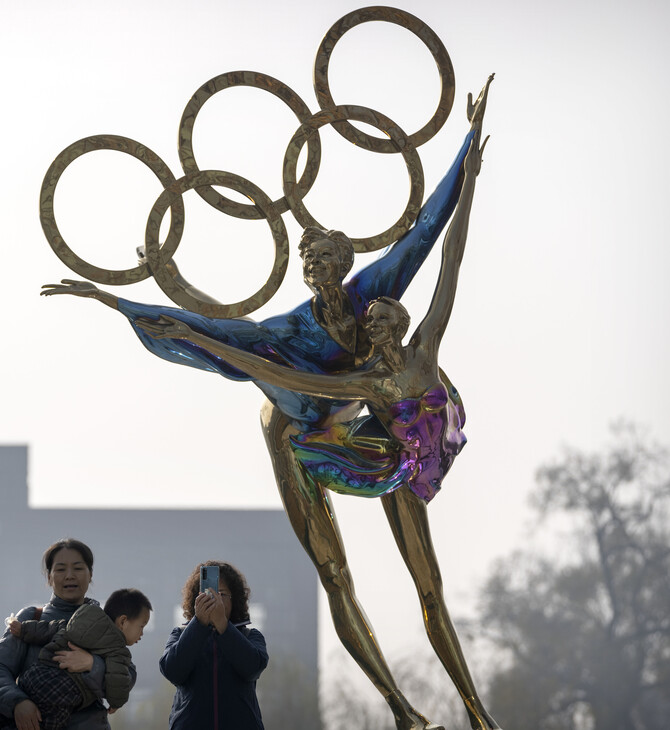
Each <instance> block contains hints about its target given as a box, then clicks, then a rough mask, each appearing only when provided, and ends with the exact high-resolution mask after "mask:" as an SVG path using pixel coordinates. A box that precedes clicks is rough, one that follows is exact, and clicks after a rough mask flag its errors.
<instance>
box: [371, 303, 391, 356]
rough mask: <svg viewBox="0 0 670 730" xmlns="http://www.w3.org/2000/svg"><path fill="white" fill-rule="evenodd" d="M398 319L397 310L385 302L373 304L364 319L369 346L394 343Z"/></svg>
mask: <svg viewBox="0 0 670 730" xmlns="http://www.w3.org/2000/svg"><path fill="white" fill-rule="evenodd" d="M398 324H399V317H398V312H397V310H396V309H395V308H394V307H392V306H391V305H390V304H386V303H385V302H373V303H372V304H371V305H370V308H369V309H368V314H367V317H366V319H365V330H366V332H367V333H368V337H369V339H370V342H371V344H373V345H376V346H379V345H385V344H387V343H391V342H395V341H396V332H397V330H398Z"/></svg>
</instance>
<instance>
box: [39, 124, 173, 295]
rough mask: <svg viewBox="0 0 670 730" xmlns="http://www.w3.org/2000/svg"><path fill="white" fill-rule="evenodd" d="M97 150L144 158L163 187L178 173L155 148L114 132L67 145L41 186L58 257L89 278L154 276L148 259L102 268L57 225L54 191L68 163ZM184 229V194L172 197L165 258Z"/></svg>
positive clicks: (45, 222) (121, 280)
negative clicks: (119, 267) (82, 253)
mask: <svg viewBox="0 0 670 730" xmlns="http://www.w3.org/2000/svg"><path fill="white" fill-rule="evenodd" d="M95 150H115V151H117V152H124V153H125V154H127V155H131V156H132V157H134V158H135V159H137V160H139V161H140V162H143V163H144V164H145V165H146V166H147V167H148V168H149V169H150V170H151V171H152V172H153V173H154V175H156V177H157V178H158V179H159V180H160V181H161V183H162V185H163V187H168V186H170V185H172V183H174V182H175V176H174V175H173V174H172V172H171V171H170V168H169V167H168V166H167V165H166V164H165V163H164V162H163V160H161V158H160V157H159V156H158V155H157V154H156V153H155V152H153V151H152V150H150V149H149V148H148V147H146V146H145V145H143V144H141V143H140V142H136V141H135V140H133V139H129V138H128V137H120V136H118V135H114V134H100V135H95V136H93V137H85V138H84V139H80V140H79V141H78V142H74V143H73V144H71V145H70V146H69V147H66V148H65V149H64V150H63V151H62V152H61V153H60V154H59V155H58V157H56V159H55V160H54V161H53V162H52V163H51V166H50V167H49V169H48V170H47V173H46V175H45V176H44V182H43V183H42V188H41V190H40V221H41V223H42V230H43V231H44V235H45V236H46V238H47V241H48V242H49V245H50V246H51V248H52V249H53V250H54V251H55V253H56V255H57V256H58V258H59V259H60V260H61V261H62V262H63V263H64V264H65V265H66V266H68V267H69V268H70V269H72V271H75V272H76V273H77V274H79V275H80V276H85V277H86V278H87V279H92V280H93V281H97V282H98V283H100V284H112V285H121V284H134V283H135V282H138V281H143V280H144V279H147V278H149V277H150V276H151V271H150V270H149V267H148V266H147V264H146V263H140V264H138V265H137V266H135V267H133V268H132V269H122V270H114V269H101V268H99V267H98V266H94V265H93V264H89V263H88V262H87V261H84V259H82V258H80V257H79V256H77V254H76V253H74V251H72V249H71V248H70V247H69V246H68V245H67V244H66V243H65V241H64V240H63V237H62V236H61V234H60V231H59V230H58V226H57V225H56V217H55V213H54V194H55V191H56V186H57V185H58V181H59V180H60V177H61V175H62V174H63V172H64V171H65V169H66V168H67V167H68V165H70V163H72V162H74V160H76V159H77V158H78V157H81V156H82V155H85V154H86V153H87V152H93V151H95ZM183 230H184V201H183V200H181V198H177V199H175V200H174V201H173V206H172V211H171V220H170V230H169V232H168V235H167V238H166V240H165V243H164V244H163V247H162V249H163V255H164V256H165V257H166V258H171V257H172V256H173V254H174V252H175V251H176V250H177V246H178V245H179V241H180V240H181V237H182V233H183ZM138 243H139V242H138Z"/></svg>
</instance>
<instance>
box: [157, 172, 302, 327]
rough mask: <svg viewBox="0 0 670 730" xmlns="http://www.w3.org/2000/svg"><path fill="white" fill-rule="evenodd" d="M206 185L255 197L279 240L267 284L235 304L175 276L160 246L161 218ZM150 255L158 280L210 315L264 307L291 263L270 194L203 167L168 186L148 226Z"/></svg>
mask: <svg viewBox="0 0 670 730" xmlns="http://www.w3.org/2000/svg"><path fill="white" fill-rule="evenodd" d="M205 185H221V186H223V187H226V188H229V189H231V190H236V191H237V192H239V193H242V194H243V195H245V196H246V197H247V198H249V199H250V200H252V201H253V203H254V205H255V206H257V210H258V211H260V213H261V214H262V217H263V218H265V220H267V222H268V225H269V226H270V230H271V231H272V238H273V240H274V243H275V261H274V265H273V268H272V272H271V274H270V276H269V277H268V280H267V281H266V282H265V284H264V285H263V286H262V287H261V288H260V289H259V290H258V291H257V292H256V293H255V294H252V295H251V296H250V297H248V298H247V299H245V300H244V301H241V302H236V303H234V304H216V303H213V301H212V299H211V298H210V297H207V298H204V297H201V296H198V292H197V290H196V289H194V288H193V287H191V286H190V285H189V284H188V282H186V281H185V280H184V279H183V277H181V276H179V277H175V276H174V273H175V269H174V268H169V267H167V265H166V264H167V263H168V261H169V257H168V256H166V255H165V254H164V253H163V251H162V249H161V248H160V247H159V243H158V235H159V231H160V226H161V221H162V220H163V216H164V215H165V213H166V211H167V209H168V208H169V207H170V206H173V205H174V204H175V202H176V201H181V199H182V198H181V196H182V194H183V193H184V192H186V191H187V190H192V189H199V188H202V187H203V186H205ZM145 246H146V258H147V261H148V264H149V266H150V268H151V273H152V274H153V276H154V278H155V279H156V282H157V283H158V285H159V286H160V288H161V289H162V290H163V291H164V292H165V293H166V294H167V295H168V297H170V299H171V300H172V301H173V302H176V303H177V304H179V306H181V307H184V309H189V310H190V311H192V312H196V313H198V314H203V315H204V316H206V317H215V318H217V317H218V318H234V317H242V316H244V315H246V314H249V312H253V311H254V310H256V309H258V308H259V307H261V306H262V305H263V304H265V303H266V302H267V301H268V300H270V299H271V298H272V296H273V295H274V293H275V292H276V291H277V289H279V285H280V284H281V283H282V281H283V279H284V275H285V274H286V268H287V266H288V254H289V246H288V235H287V233H286V227H285V226H284V221H283V220H282V218H281V216H280V214H279V212H278V211H277V209H276V208H275V206H274V203H273V202H272V201H271V200H270V198H269V197H268V196H267V195H266V194H265V193H264V192H263V191H262V190H261V189H260V188H259V187H257V186H256V185H254V184H253V183H252V182H250V181H249V180H246V179H245V178H243V177H240V176H239V175H234V174H233V173H232V172H222V171H221V170H201V171H198V172H195V173H191V174H189V175H185V176H184V177H182V178H180V179H179V180H177V181H176V182H175V183H173V184H172V185H171V186H170V187H169V188H167V189H166V190H164V191H163V192H162V193H161V195H160V196H159V198H158V200H156V202H155V203H154V205H153V208H152V209H151V212H150V213H149V220H148V222H147V229H146V240H145Z"/></svg>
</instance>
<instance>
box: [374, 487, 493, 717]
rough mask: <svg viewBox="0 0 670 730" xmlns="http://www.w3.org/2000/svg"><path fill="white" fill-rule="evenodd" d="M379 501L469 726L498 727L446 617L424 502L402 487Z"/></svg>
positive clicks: (434, 643) (440, 579)
mask: <svg viewBox="0 0 670 730" xmlns="http://www.w3.org/2000/svg"><path fill="white" fill-rule="evenodd" d="M381 499H382V504H383V505H384V511H385V512H386V517H387V519H388V521H389V524H390V525H391V530H392V531H393V537H394V538H395V541H396V544H397V545H398V548H399V549H400V552H401V554H402V557H403V559H404V561H405V564H406V565H407V567H408V568H409V572H410V573H411V575H412V578H413V579H414V583H415V585H416V588H417V591H418V593H419V600H420V601H421V609H422V613H423V617H424V622H425V625H426V632H427V634H428V638H429V639H430V643H431V644H432V646H433V649H434V650H435V653H436V654H437V656H438V658H439V659H440V661H441V662H442V664H443V666H444V668H445V669H446V670H447V673H448V674H449V676H450V677H451V680H452V681H453V683H454V684H455V685H456V689H457V690H458V692H459V694H460V695H461V699H462V700H463V702H464V703H465V707H466V709H467V711H468V715H469V717H470V724H471V725H472V727H473V728H476V730H491V729H492V728H497V727H498V724H497V723H496V721H495V720H494V719H493V718H492V717H491V716H490V715H489V714H488V712H486V710H485V709H484V706H483V705H482V702H481V700H480V699H479V697H478V695H477V691H476V690H475V685H474V682H473V681H472V677H471V676H470V671H469V669H468V666H467V664H466V662H465V657H464V656H463V651H462V649H461V645H460V642H459V641H458V636H457V635H456V630H455V629H454V626H453V624H452V623H451V619H450V618H449V613H448V611H447V606H446V604H445V602H444V596H443V593H442V576H441V574H440V568H439V566H438V564H437V558H436V557H435V551H434V549H433V541H432V539H431V536H430V527H429V525H428V513H427V509H426V503H425V502H424V501H423V500H422V499H420V498H419V497H417V496H416V495H415V494H414V493H413V492H412V491H411V490H410V489H409V488H407V487H404V486H403V487H400V489H396V490H395V491H394V492H391V493H390V494H387V495H385V496H383V497H382V498H381Z"/></svg>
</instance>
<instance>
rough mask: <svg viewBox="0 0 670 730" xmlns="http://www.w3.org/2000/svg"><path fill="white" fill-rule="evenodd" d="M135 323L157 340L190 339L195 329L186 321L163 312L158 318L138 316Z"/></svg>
mask: <svg viewBox="0 0 670 730" xmlns="http://www.w3.org/2000/svg"><path fill="white" fill-rule="evenodd" d="M135 324H136V325H137V326H138V327H139V328H140V329H143V330H144V331H145V332H146V333H147V334H149V335H151V336H152V337H153V338H154V339H156V340H162V339H171V340H188V339H189V338H190V337H191V336H192V335H193V330H192V329H191V328H190V327H189V326H188V325H187V324H186V323H184V322H180V321H179V320H178V319H175V318H174V317H166V316H165V315H163V314H161V316H160V317H159V318H158V319H149V318H148V317H138V318H137V319H136V320H135Z"/></svg>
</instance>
